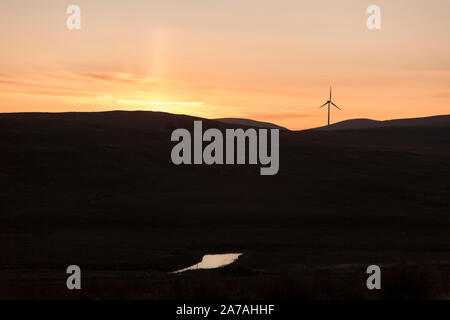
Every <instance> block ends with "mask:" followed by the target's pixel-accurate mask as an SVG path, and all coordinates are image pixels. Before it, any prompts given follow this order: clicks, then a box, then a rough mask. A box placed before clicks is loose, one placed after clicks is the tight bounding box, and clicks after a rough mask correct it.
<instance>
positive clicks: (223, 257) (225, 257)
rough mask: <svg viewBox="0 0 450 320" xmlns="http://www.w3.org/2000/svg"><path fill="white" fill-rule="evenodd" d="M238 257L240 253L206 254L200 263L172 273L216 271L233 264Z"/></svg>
mask: <svg viewBox="0 0 450 320" xmlns="http://www.w3.org/2000/svg"><path fill="white" fill-rule="evenodd" d="M240 256H242V253H226V254H207V255H204V256H203V258H202V261H201V262H199V263H197V264H194V265H193V266H191V267H188V268H184V269H181V270H178V271H174V272H173V273H180V272H185V271H188V270H199V269H216V268H220V267H224V266H227V265H229V264H232V263H233V262H235V261H236V260H237V259H238V258H239V257H240Z"/></svg>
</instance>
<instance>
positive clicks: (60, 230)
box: [0, 112, 450, 299]
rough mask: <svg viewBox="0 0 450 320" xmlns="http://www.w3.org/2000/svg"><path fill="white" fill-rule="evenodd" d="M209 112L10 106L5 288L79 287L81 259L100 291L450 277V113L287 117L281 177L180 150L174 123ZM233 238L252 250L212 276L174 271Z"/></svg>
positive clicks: (251, 292)
mask: <svg viewBox="0 0 450 320" xmlns="http://www.w3.org/2000/svg"><path fill="white" fill-rule="evenodd" d="M194 119H197V118H194V117H189V116H178V115H170V114H165V113H153V112H106V113H67V114H0V146H1V148H0V181H1V184H0V237H1V241H0V256H1V257H2V258H1V259H0V283H1V285H0V297H11V296H15V297H36V298H42V297H50V298H59V297H61V296H67V295H70V294H73V293H71V292H69V291H68V290H67V289H66V288H65V286H64V284H65V276H66V274H65V268H66V267H67V266H68V265H71V264H78V265H80V266H82V269H83V279H86V280H85V281H86V283H87V286H85V287H83V290H82V292H81V293H80V294H83V295H85V297H88V298H102V297H110V298H120V297H138V298H149V299H152V298H157V299H160V298H172V299H176V298H179V297H180V296H182V297H184V295H186V296H189V295H191V296H194V295H196V294H198V295H199V296H206V297H218V298H233V297H236V296H233V294H236V295H238V297H239V298H241V297H246V298H252V297H259V298H267V297H270V296H271V295H273V296H274V297H280V295H279V294H280V292H284V293H285V295H282V296H283V297H284V296H286V297H291V298H296V297H297V298H298V297H304V295H305V293H304V290H307V289H305V288H311V289H310V290H309V291H308V292H307V296H308V297H310V298H317V297H323V295H322V294H324V293H323V292H324V291H320V292H317V291H316V290H315V289H313V288H316V286H317V288H322V287H321V286H323V285H324V284H326V283H328V284H330V282H329V279H333V284H332V285H331V284H330V285H329V286H328V287H327V286H325V287H324V288H323V290H329V291H326V292H329V293H327V294H329V295H328V296H329V297H342V296H343V295H346V296H351V295H352V293H353V292H354V291H352V290H356V289H355V287H349V283H360V284H361V285H362V286H364V285H365V278H364V277H365V276H366V274H365V269H364V266H367V265H368V264H374V263H375V264H380V265H383V266H386V267H387V266H389V265H391V264H395V263H398V262H400V263H408V264H412V265H414V266H415V265H418V266H427V265H433V266H434V265H436V266H439V277H441V276H442V277H443V278H442V279H448V275H449V274H450V271H448V270H449V269H448V268H447V267H446V266H448V265H449V263H450V233H449V232H448V231H449V230H450V216H449V214H448V212H449V211H450V189H449V184H448V181H450V154H449V150H450V126H432V127H424V126H421V127H410V126H407V127H406V126H405V127H399V126H393V127H382V128H373V129H358V130H337V131H320V130H309V131H301V132H291V131H287V130H283V131H281V134H280V171H279V174H278V175H276V176H270V177H267V176H260V175H259V167H260V166H259V165H257V166H250V165H241V166H237V165H236V166H210V167H209V166H202V165H197V166H176V165H174V164H172V162H171V159H170V153H171V149H172V146H173V145H174V143H171V142H170V134H171V131H172V130H173V129H174V128H178V127H186V128H190V127H192V121H193V120H194ZM204 124H205V126H206V127H207V126H218V125H223V126H224V127H225V126H229V125H227V124H223V123H219V122H214V121H209V120H204ZM224 127H222V128H224ZM225 252H245V253H246V254H245V255H244V256H243V257H242V259H239V260H238V261H237V262H236V264H235V265H232V266H231V267H230V269H226V270H212V271H210V272H209V273H205V277H206V278H202V277H201V275H202V274H203V273H200V274H198V273H195V272H196V271H193V272H194V274H193V275H189V274H187V275H170V274H168V271H173V270H177V269H181V268H184V267H187V266H189V265H192V264H194V263H196V262H198V261H199V260H200V259H201V257H202V255H203V254H207V253H225ZM199 272H201V271H199ZM429 275H430V274H429V273H426V277H422V276H417V277H416V278H417V279H428V278H429ZM224 277H225V278H224ZM446 277H447V278H446ZM393 278H395V277H394V276H393ZM416 278H415V279H416ZM202 279H203V280H202ZM205 279H206V280H205ZM220 279H222V280H220ZM283 279H284V280H283ZM327 279H328V280H327ZM349 279H350V280H349ZM383 279H385V280H383V281H385V282H383V286H384V288H389V286H391V288H392V290H393V291H389V290H387V291H383V293H384V292H400V293H396V294H393V295H394V296H396V295H397V296H398V295H399V294H401V292H402V290H403V289H402V287H401V288H397V287H395V285H397V282H395V281H394V282H392V283H390V282H389V278H388V277H387V278H383ZM430 279H431V278H430ZM433 279H435V278H433ZM436 279H441V278H436ZM349 281H350V282H349ZM430 281H431V280H430ZM436 281H437V282H436V283H439V284H440V285H439V286H441V285H442V286H443V285H444V284H445V283H447V282H445V281H444V280H442V281H440V280H439V281H438V280H436ZM230 283H231V284H233V286H232V287H230V286H231V284H230ZM421 283H422V282H421ZM90 284H92V286H89V285H90ZM287 284H288V285H287ZM407 286H408V284H406V285H405V287H407ZM439 286H438V289H439V290H447V289H445V287H444V286H443V287H439ZM233 288H234V289H233ZM236 288H238V290H236ZM336 288H338V289H336ZM424 288H425V289H424ZM426 288H427V287H426V286H425V287H423V286H419V285H417V289H414V290H416V291H417V294H418V295H419V296H424V295H426V294H429V292H428V291H426V290H427V289H426ZM232 289H233V290H232ZM289 290H291V291H289ZM320 290H322V289H320ZM361 290H362V292H364V295H366V296H365V297H367V298H373V297H377V296H376V295H377V294H379V293H376V292H368V291H367V290H366V289H365V287H362V289H361ZM395 290H397V291H395ZM375 291H376V290H375ZM439 292H441V291H439ZM442 292H444V293H442V294H445V296H448V293H447V291H442ZM433 294H435V295H438V296H439V297H441V293H433ZM194 298H195V297H194Z"/></svg>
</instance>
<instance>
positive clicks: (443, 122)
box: [309, 115, 450, 131]
mask: <svg viewBox="0 0 450 320" xmlns="http://www.w3.org/2000/svg"><path fill="white" fill-rule="evenodd" d="M447 126H450V115H440V116H432V117H423V118H410V119H394V120H385V121H378V120H371V119H351V120H345V121H341V122H338V123H335V124H332V125H330V126H324V127H319V128H313V129H309V130H328V131H329V130H352V129H372V128H382V127H447Z"/></svg>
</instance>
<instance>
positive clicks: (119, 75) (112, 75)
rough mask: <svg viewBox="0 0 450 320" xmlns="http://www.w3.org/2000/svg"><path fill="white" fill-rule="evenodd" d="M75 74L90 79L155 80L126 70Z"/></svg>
mask: <svg viewBox="0 0 450 320" xmlns="http://www.w3.org/2000/svg"><path fill="white" fill-rule="evenodd" d="M75 74H76V75H78V76H81V77H86V78H90V79H96V80H103V81H114V82H121V83H131V84H152V83H154V82H155V81H154V80H153V79H151V78H143V77H139V76H137V75H135V74H132V73H124V72H76V73H75Z"/></svg>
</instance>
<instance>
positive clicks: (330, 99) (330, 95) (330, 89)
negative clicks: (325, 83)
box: [330, 86, 331, 100]
mask: <svg viewBox="0 0 450 320" xmlns="http://www.w3.org/2000/svg"><path fill="white" fill-rule="evenodd" d="M330 100H331V86H330Z"/></svg>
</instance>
